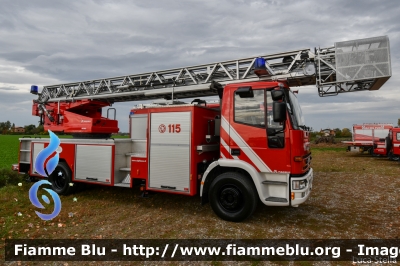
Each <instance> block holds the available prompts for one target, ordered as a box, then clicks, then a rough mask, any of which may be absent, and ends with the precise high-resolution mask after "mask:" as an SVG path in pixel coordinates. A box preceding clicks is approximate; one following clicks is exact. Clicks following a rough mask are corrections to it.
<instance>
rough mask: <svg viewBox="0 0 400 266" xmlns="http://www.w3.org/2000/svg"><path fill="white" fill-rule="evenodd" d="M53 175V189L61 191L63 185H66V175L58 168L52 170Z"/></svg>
mask: <svg viewBox="0 0 400 266" xmlns="http://www.w3.org/2000/svg"><path fill="white" fill-rule="evenodd" d="M54 175H55V177H54V186H55V188H56V189H63V188H64V187H65V183H66V180H65V175H66V174H65V172H64V171H63V170H62V169H60V168H56V169H55V170H54Z"/></svg>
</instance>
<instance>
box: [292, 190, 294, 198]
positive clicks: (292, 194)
mask: <svg viewBox="0 0 400 266" xmlns="http://www.w3.org/2000/svg"><path fill="white" fill-rule="evenodd" d="M292 200H294V192H292Z"/></svg>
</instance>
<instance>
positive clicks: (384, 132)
mask: <svg viewBox="0 0 400 266" xmlns="http://www.w3.org/2000/svg"><path fill="white" fill-rule="evenodd" d="M392 128H393V124H389V123H364V124H361V125H353V140H352V141H342V143H346V144H349V145H350V146H348V147H347V151H351V152H360V153H364V152H367V153H369V154H371V155H382V156H387V154H388V150H387V148H386V144H385V140H386V137H387V136H388V134H389V130H390V129H392Z"/></svg>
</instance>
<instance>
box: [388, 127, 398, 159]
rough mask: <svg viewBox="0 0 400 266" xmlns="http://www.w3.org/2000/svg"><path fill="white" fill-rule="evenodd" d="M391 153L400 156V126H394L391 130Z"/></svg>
mask: <svg viewBox="0 0 400 266" xmlns="http://www.w3.org/2000/svg"><path fill="white" fill-rule="evenodd" d="M389 139H390V144H391V145H390V151H389V152H390V153H392V154H393V155H394V156H400V128H398V127H394V128H392V129H390V132H389Z"/></svg>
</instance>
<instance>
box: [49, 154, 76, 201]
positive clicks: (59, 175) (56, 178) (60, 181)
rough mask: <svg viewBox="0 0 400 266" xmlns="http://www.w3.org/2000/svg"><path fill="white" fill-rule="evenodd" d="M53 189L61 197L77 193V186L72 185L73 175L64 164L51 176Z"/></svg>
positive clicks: (59, 164) (60, 164) (61, 163)
mask: <svg viewBox="0 0 400 266" xmlns="http://www.w3.org/2000/svg"><path fill="white" fill-rule="evenodd" d="M49 181H50V183H51V187H52V189H53V190H54V191H55V192H57V193H58V194H60V195H68V194H71V193H73V192H74V191H75V184H74V186H71V185H70V183H72V173H71V169H69V167H68V165H67V164H66V163H64V162H60V163H58V165H57V166H56V168H55V169H54V171H53V173H51V175H50V176H49Z"/></svg>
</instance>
